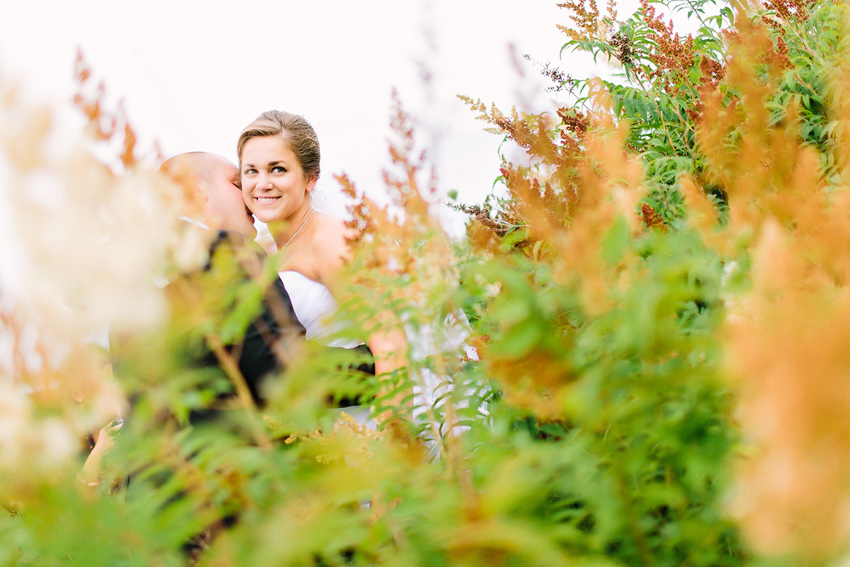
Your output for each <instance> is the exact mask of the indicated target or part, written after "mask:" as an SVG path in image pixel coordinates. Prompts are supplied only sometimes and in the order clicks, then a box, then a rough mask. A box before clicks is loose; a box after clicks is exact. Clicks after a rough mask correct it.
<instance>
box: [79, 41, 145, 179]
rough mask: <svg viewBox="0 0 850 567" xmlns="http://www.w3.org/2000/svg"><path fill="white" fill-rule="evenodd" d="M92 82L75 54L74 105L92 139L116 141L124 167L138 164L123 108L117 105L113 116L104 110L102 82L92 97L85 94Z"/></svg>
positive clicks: (80, 57)
mask: <svg viewBox="0 0 850 567" xmlns="http://www.w3.org/2000/svg"><path fill="white" fill-rule="evenodd" d="M91 78H92V73H91V68H90V67H89V66H88V64H87V63H86V62H85V59H84V58H83V54H82V52H80V51H79V50H78V51H77V58H76V61H75V62H74V79H75V80H76V82H77V92H76V93H75V94H74V99H73V100H74V105H75V106H76V107H77V108H79V109H80V110H81V111H82V113H83V115H84V116H85V117H86V119H87V120H88V122H89V127H90V131H91V133H92V135H93V136H94V138H95V140H97V141H111V140H113V139H114V140H116V141H118V142H119V143H120V145H121V154H120V156H119V157H120V159H121V162H122V163H123V164H124V166H125V167H129V166H131V165H133V164H135V163H136V162H137V161H138V158H137V157H136V152H135V150H136V133H135V131H134V130H133V127H132V126H131V125H130V122H129V121H128V120H127V115H126V113H125V112H124V105H123V104H122V103H121V102H119V103H118V108H117V109H116V110H115V112H109V111H107V110H104V108H103V104H102V101H103V99H104V98H105V96H106V87H105V86H104V84H103V82H102V81H101V82H100V83H98V85H97V87H95V90H94V93H93V94H92V95H88V96H87V95H86V94H84V91H85V90H86V88H87V86H88V82H89V81H90V80H91Z"/></svg>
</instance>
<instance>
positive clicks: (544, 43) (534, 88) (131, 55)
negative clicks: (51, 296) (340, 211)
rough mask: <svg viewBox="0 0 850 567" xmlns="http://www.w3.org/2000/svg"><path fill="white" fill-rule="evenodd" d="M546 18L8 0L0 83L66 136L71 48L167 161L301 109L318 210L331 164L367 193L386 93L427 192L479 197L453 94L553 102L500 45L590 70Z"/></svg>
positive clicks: (293, 5)
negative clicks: (418, 156) (44, 110)
mask: <svg viewBox="0 0 850 567" xmlns="http://www.w3.org/2000/svg"><path fill="white" fill-rule="evenodd" d="M621 11H622V9H621ZM626 16H627V14H625V13H621V14H620V15H619V17H620V19H625V17H626ZM559 23H560V24H562V25H567V24H568V23H569V20H568V18H567V12H566V10H563V9H560V8H558V7H557V5H556V0H524V1H523V2H517V1H516V0H372V1H371V2H359V3H355V2H351V1H350V0H348V1H346V0H314V1H312V2H306V1H299V2H296V1H294V0H238V1H237V0H228V1H226V2H224V1H212V0H205V1H204V0H170V1H165V0H146V1H144V2H131V1H119V0H84V1H78V2H73V1H67V0H54V1H39V0H29V1H23V0H21V1H17V2H13V3H12V2H7V3H6V5H5V6H4V7H3V11H2V17H0V80H2V81H3V82H5V83H7V84H8V82H9V81H12V82H15V83H18V84H19V85H20V86H21V87H22V88H23V89H24V92H25V93H26V95H27V97H28V98H29V99H30V100H32V101H33V102H48V103H50V104H52V105H54V106H55V107H56V112H57V115H58V118H59V119H60V122H62V123H63V124H64V125H65V128H67V131H68V132H69V135H77V134H78V132H79V129H80V125H81V124H82V119H81V117H80V115H79V113H78V112H77V111H76V110H75V109H74V108H72V106H71V104H70V99H71V97H72V95H73V92H74V84H73V81H72V74H73V63H74V57H75V54H76V50H77V48H78V47H79V48H80V49H81V50H82V52H83V54H84V56H85V58H86V60H87V61H88V63H89V64H90V65H91V67H92V69H93V71H94V76H95V79H97V80H100V79H102V80H104V81H105V83H106V87H107V93H108V98H107V101H108V102H110V103H111V104H109V105H108V106H109V107H110V108H111V107H113V105H114V103H115V102H116V101H117V100H118V99H119V98H121V99H123V100H124V104H125V108H126V111H127V115H128V117H129V119H130V121H131V123H132V124H133V125H134V126H135V128H136V131H137V134H138V135H139V136H140V147H141V149H142V150H146V149H148V148H151V147H152V145H153V141H154V140H156V141H158V142H159V144H160V147H161V148H162V151H163V154H164V155H165V156H166V157H168V156H171V155H173V154H176V153H180V152H184V151H192V150H204V151H211V152H215V153H219V154H221V155H223V156H225V157H226V158H228V159H230V160H232V161H235V159H236V156H235V142H236V139H237V137H238V135H239V132H240V131H241V129H242V128H243V127H244V126H245V125H246V124H248V123H249V122H250V121H251V120H253V119H254V118H255V117H256V116H257V115H258V114H260V113H261V112H262V111H265V110H269V109H281V110H288V111H290V112H295V113H298V114H302V115H304V116H305V117H306V118H307V119H308V120H309V121H310V122H311V123H312V124H313V126H314V128H315V129H316V131H317V133H318V135H319V140H320V143H321V146H322V178H321V179H320V182H319V188H320V189H321V190H322V193H324V194H325V195H326V196H327V200H328V201H329V202H328V203H327V206H328V207H329V208H330V209H331V210H333V209H334V205H335V204H337V205H338V201H339V199H338V198H336V197H335V196H338V195H339V192H338V186H337V183H336V181H335V180H334V179H333V174H335V173H342V172H345V173H347V174H348V175H349V176H350V177H351V178H352V180H353V181H354V182H355V183H356V184H357V186H358V187H359V188H360V189H362V190H366V191H367V192H368V193H370V194H375V193H376V192H380V190H381V189H382V187H383V185H382V182H381V170H382V169H383V168H386V167H388V166H389V157H388V153H387V143H386V139H387V138H388V136H389V134H390V131H389V126H388V123H389V117H390V114H391V92H392V89H393V88H396V89H397V90H398V92H399V95H400V98H401V100H402V103H403V104H404V106H405V108H406V109H407V110H408V111H409V113H410V114H412V115H413V117H414V119H415V121H416V123H417V124H418V126H419V127H418V133H419V136H420V138H419V139H420V147H427V148H428V150H429V152H430V157H431V163H433V165H434V166H435V167H436V171H437V177H438V188H439V189H440V190H441V191H442V192H443V193H446V192H448V191H449V190H456V191H457V192H458V201H460V202H464V203H480V202H482V201H483V199H484V197H485V196H486V195H487V194H488V193H490V191H491V187H492V184H493V180H494V179H495V178H496V177H497V175H498V167H499V157H498V148H499V144H500V142H501V139H500V138H499V137H498V136H495V135H493V134H489V133H485V132H483V128H484V127H485V124H484V123H483V122H481V121H478V120H475V118H474V117H475V114H474V113H472V112H470V111H469V110H468V109H467V107H466V106H465V105H464V104H463V103H462V102H461V101H460V100H458V99H457V98H456V96H455V95H456V94H466V95H469V96H471V97H473V98H481V99H482V100H483V101H484V102H485V103H488V104H489V103H490V102H496V104H497V105H498V106H499V107H501V108H502V109H503V110H505V111H508V110H510V107H511V106H512V105H513V104H517V105H518V106H519V107H520V108H523V107H526V106H530V107H531V108H532V109H533V110H536V111H541V110H553V109H554V108H555V106H554V104H553V103H552V100H553V97H554V95H551V94H548V93H545V92H544V88H545V87H546V86H548V85H549V84H550V83H548V82H547V80H545V79H544V78H542V77H540V76H539V75H538V74H537V72H536V70H535V69H534V68H533V66H532V65H531V64H529V63H528V62H526V61H524V60H522V59H519V62H520V64H519V65H517V64H515V63H514V60H513V59H512V58H511V55H510V49H509V46H510V45H513V46H515V52H516V53H517V54H518V55H521V54H524V53H529V54H531V55H532V56H533V57H535V58H536V59H538V60H540V61H544V62H545V61H549V62H551V63H552V64H554V65H558V66H560V68H561V69H563V70H564V71H566V72H567V73H570V74H572V75H574V76H576V77H585V76H589V75H593V74H595V72H594V69H595V67H594V66H593V65H592V62H590V61H589V60H588V58H586V57H585V58H578V57H575V56H572V55H568V54H565V59H564V61H559V50H560V48H561V46H562V45H563V44H564V42H565V41H566V39H567V38H566V36H565V35H564V34H563V33H562V32H560V31H559V30H557V29H556V27H555V26H556V24H559ZM522 71H524V74H525V77H524V78H520V74H521V73H522ZM426 76H427V77H428V78H427V79H426V78H424V77H426ZM69 146H70V140H69ZM423 180H424V178H423ZM0 182H4V181H3V180H2V179H0ZM2 207H3V199H2V191H0V209H2ZM3 214H4V213H3V211H2V210H0V224H4V223H3V222H2V220H3ZM444 220H445V223H444V224H445V225H446V226H447V228H448V229H449V231H450V232H451V233H452V234H455V235H458V234H461V233H462V231H463V224H464V221H465V216H464V215H461V214H459V213H453V212H450V211H448V210H447V212H446V216H445V219H444ZM0 233H2V229H0ZM2 236H3V235H2V234H0V241H2V240H5V239H4V238H2ZM7 247H8V244H7ZM3 256H6V257H7V258H6V259H8V254H6V253H3V247H2V246H0V257H3ZM7 266H8V264H7Z"/></svg>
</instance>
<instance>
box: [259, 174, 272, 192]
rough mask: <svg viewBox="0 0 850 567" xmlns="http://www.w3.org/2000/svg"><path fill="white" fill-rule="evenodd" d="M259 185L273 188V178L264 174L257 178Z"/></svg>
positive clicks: (262, 187)
mask: <svg viewBox="0 0 850 567" xmlns="http://www.w3.org/2000/svg"><path fill="white" fill-rule="evenodd" d="M257 187H258V188H260V189H272V188H273V187H274V186H273V185H272V180H271V179H270V178H268V177H266V176H265V175H263V176H261V177H260V178H259V179H258V180H257Z"/></svg>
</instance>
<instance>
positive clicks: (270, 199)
mask: <svg viewBox="0 0 850 567" xmlns="http://www.w3.org/2000/svg"><path fill="white" fill-rule="evenodd" d="M278 199H280V197H254V200H255V201H257V202H258V203H260V204H261V205H262V204H267V203H274V202H275V201H277V200H278Z"/></svg>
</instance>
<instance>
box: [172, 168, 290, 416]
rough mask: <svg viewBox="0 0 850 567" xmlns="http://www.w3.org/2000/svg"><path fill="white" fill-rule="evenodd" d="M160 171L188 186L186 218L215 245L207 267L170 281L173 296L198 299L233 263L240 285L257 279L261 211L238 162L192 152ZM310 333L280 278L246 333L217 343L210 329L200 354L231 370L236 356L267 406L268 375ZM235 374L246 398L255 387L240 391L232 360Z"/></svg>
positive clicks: (216, 317)
mask: <svg viewBox="0 0 850 567" xmlns="http://www.w3.org/2000/svg"><path fill="white" fill-rule="evenodd" d="M160 170H161V171H162V172H164V173H165V174H167V175H168V176H169V177H171V179H173V180H174V181H177V182H178V183H179V184H180V185H181V186H182V187H183V190H184V203H185V205H186V206H185V210H184V214H183V215H182V216H181V217H180V218H181V220H184V221H186V222H189V223H191V224H193V225H195V226H196V227H197V228H198V229H200V230H203V231H205V234H204V235H203V236H204V237H205V238H206V241H207V242H208V243H209V245H210V259H209V261H208V262H207V265H206V266H205V268H204V269H203V270H202V271H201V272H200V273H198V274H185V275H184V276H182V277H181V278H179V279H178V281H176V282H172V284H171V285H170V286H169V287H173V288H174V289H173V290H171V293H170V295H172V297H174V296H176V300H175V301H177V302H180V303H183V304H186V303H189V304H192V303H197V300H198V293H201V294H203V293H204V292H205V291H206V292H209V291H210V289H209V286H207V285H206V282H205V279H206V280H209V279H214V278H216V277H221V273H219V272H221V271H222V270H229V272H230V273H229V274H225V276H226V277H230V278H231V281H232V283H233V285H235V286H240V285H242V284H245V283H246V282H248V281H249V279H251V278H254V279H258V278H259V277H260V276H261V274H262V272H263V256H264V255H263V253H262V251H261V250H260V248H259V246H257V245H256V244H255V243H254V242H253V239H254V237H255V236H256V233H257V231H256V229H255V228H254V217H253V216H252V215H251V213H250V211H248V209H247V208H246V207H245V203H244V201H243V200H242V191H241V189H240V188H239V185H238V181H239V171H238V169H237V168H236V166H234V165H233V164H232V163H230V162H229V161H227V160H226V159H224V158H223V157H221V156H218V155H215V154H210V153H205V152H191V153H185V154H179V155H177V156H174V157H172V158H170V159H169V160H167V161H166V162H165V163H164V164H163V165H162V167H161V169H160ZM222 258H223V259H222ZM213 272H215V273H213ZM216 292H217V290H212V293H216ZM208 299H210V303H211V304H212V305H220V304H221V302H220V301H217V300H218V299H219V298H218V297H211V298H208ZM203 303H207V302H203ZM179 307H181V308H182V307H184V305H181V306H179ZM234 307H235V308H238V307H239V306H238V305H234ZM196 314H197V313H196ZM201 315H202V316H204V320H205V321H209V320H210V319H211V320H213V321H216V320H222V317H221V316H219V314H216V313H207V314H203V313H202V314H201ZM226 315H227V314H225V316H226ZM207 316H208V317H207ZM217 330H218V329H217ZM304 334H305V331H304V327H303V326H302V325H301V323H300V322H299V321H298V319H297V317H296V316H295V310H294V309H293V307H292V302H291V301H290V299H289V294H288V293H287V292H286V289H285V288H284V287H283V283H282V282H281V281H280V278H277V277H275V278H274V279H273V281H272V282H271V284H270V285H269V286H268V288H267V289H266V291H265V293H264V297H263V302H262V311H261V312H260V314H259V316H257V317H256V318H255V319H253V321H252V322H251V324H250V325H249V326H248V328H247V330H246V331H245V333H244V335H243V336H242V337H241V339H239V340H235V341H232V344H226V345H225V344H222V345H217V344H214V343H215V341H217V339H216V336H217V333H212V334H210V336H209V337H208V338H207V341H206V342H207V343H208V344H207V346H208V347H209V349H210V350H209V352H206V353H205V354H204V355H202V356H201V360H200V362H201V364H203V365H206V366H211V365H214V364H219V365H221V366H222V367H223V368H224V369H225V370H226V371H227V370H228V366H229V365H228V363H229V362H236V363H237V365H238V370H239V375H241V379H244V386H247V388H248V391H249V392H250V398H251V400H252V401H253V402H254V403H255V404H258V405H262V404H263V402H264V399H263V395H262V388H261V382H262V380H263V378H265V377H266V376H267V375H268V374H270V373H273V372H276V371H279V370H281V369H282V367H283V366H284V363H285V362H286V361H287V360H288V359H289V358H291V356H292V351H293V349H295V348H297V346H298V345H299V344H300V341H302V340H303V339H304ZM210 343H213V344H210ZM228 373H229V374H230V375H231V376H230V378H231V380H233V381H235V384H234V386H235V388H236V391H237V396H246V397H247V394H248V392H245V391H242V392H240V386H242V383H241V382H242V380H241V379H240V376H233V374H234V373H233V368H232V364H230V370H229V372H228ZM242 401H243V402H245V400H242Z"/></svg>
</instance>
